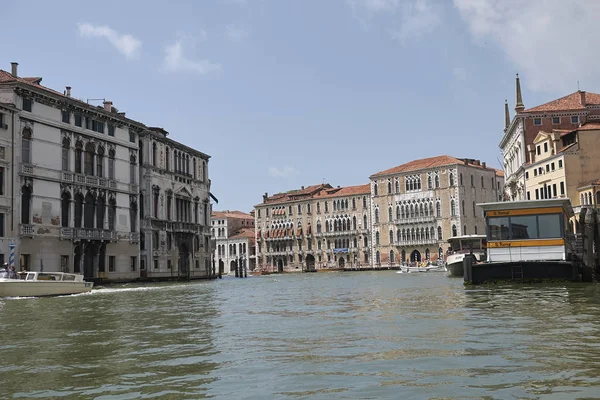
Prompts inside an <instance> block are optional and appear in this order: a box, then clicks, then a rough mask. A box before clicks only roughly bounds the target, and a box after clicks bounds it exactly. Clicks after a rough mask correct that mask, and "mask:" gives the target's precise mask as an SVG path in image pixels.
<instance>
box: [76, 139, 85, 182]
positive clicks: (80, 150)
mask: <svg viewBox="0 0 600 400" xmlns="http://www.w3.org/2000/svg"><path fill="white" fill-rule="evenodd" d="M82 163H83V143H81V142H77V143H75V173H76V174H80V173H81V171H82V169H81V165H82Z"/></svg>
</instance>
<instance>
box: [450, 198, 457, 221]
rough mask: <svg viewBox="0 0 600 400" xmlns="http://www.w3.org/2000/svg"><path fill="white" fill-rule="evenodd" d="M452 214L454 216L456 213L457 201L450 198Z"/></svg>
mask: <svg viewBox="0 0 600 400" xmlns="http://www.w3.org/2000/svg"><path fill="white" fill-rule="evenodd" d="M450 215H452V216H453V217H454V216H455V215H456V203H455V202H454V200H450Z"/></svg>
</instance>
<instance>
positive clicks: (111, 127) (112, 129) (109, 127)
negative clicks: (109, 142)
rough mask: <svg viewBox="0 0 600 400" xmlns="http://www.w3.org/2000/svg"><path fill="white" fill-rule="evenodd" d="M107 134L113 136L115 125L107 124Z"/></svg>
mask: <svg viewBox="0 0 600 400" xmlns="http://www.w3.org/2000/svg"><path fill="white" fill-rule="evenodd" d="M108 136H115V126H114V125H113V124H108Z"/></svg>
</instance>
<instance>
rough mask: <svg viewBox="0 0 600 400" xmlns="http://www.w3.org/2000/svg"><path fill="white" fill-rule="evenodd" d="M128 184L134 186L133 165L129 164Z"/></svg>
mask: <svg viewBox="0 0 600 400" xmlns="http://www.w3.org/2000/svg"><path fill="white" fill-rule="evenodd" d="M129 183H131V184H135V164H129Z"/></svg>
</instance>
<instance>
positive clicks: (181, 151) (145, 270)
mask: <svg viewBox="0 0 600 400" xmlns="http://www.w3.org/2000/svg"><path fill="white" fill-rule="evenodd" d="M208 160H209V156H208V155H206V154H204V153H202V152H200V151H197V150H194V149H192V148H189V147H187V146H184V145H183V144H181V143H178V142H176V141H174V140H172V139H169V138H168V132H167V131H166V130H164V129H162V128H148V129H146V130H144V131H143V132H142V133H141V134H140V140H139V163H140V165H141V177H140V182H141V185H140V195H139V196H140V199H139V204H140V219H141V222H142V223H141V241H140V251H141V254H140V257H141V265H140V269H141V270H142V277H148V278H203V277H209V276H212V275H213V274H212V265H211V263H212V260H211V253H212V252H211V247H210V236H211V232H210V226H209V223H210V212H211V211H210V208H211V206H210V196H211V194H210V180H209V179H208ZM215 200H216V199H215Z"/></svg>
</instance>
